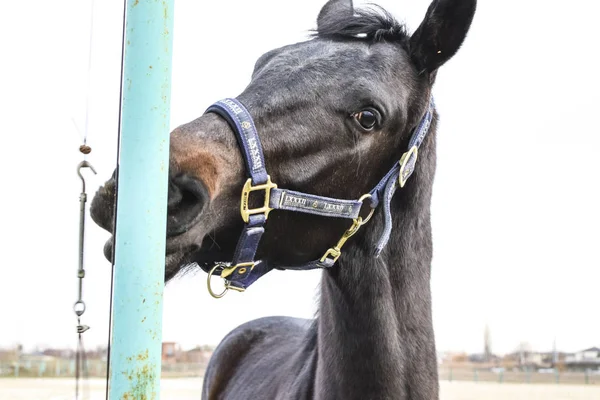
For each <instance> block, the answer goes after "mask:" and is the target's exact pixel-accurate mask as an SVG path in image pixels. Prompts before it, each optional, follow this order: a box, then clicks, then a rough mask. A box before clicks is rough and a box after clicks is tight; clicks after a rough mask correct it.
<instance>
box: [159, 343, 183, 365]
mask: <svg viewBox="0 0 600 400" xmlns="http://www.w3.org/2000/svg"><path fill="white" fill-rule="evenodd" d="M180 352H181V349H180V348H179V345H178V344H177V343H175V342H163V344H162V357H161V358H162V362H164V363H176V362H177V358H178V356H179V353H180Z"/></svg>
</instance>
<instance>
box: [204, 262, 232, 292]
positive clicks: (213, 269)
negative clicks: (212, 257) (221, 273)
mask: <svg viewBox="0 0 600 400" xmlns="http://www.w3.org/2000/svg"><path fill="white" fill-rule="evenodd" d="M225 266H226V265H224V264H215V266H214V267H213V268H212V269H211V270H210V272H209V273H208V277H207V278H206V286H207V287H208V293H210V295H211V296H212V297H214V298H215V299H220V298H221V297H223V296H225V295H226V294H227V292H229V282H227V280H226V279H223V280H224V281H225V290H223V291H222V292H221V293H218V294H217V293H215V292H213V290H212V287H211V286H210V279H211V278H212V276H213V274H214V273H215V271H216V270H217V268H223V267H225Z"/></svg>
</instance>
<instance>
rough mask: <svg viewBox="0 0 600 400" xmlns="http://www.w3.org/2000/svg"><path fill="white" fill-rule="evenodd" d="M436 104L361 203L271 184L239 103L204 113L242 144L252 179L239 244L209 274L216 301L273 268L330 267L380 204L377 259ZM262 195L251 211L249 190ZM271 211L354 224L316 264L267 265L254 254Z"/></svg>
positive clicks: (244, 198)
mask: <svg viewBox="0 0 600 400" xmlns="http://www.w3.org/2000/svg"><path fill="white" fill-rule="evenodd" d="M433 111H434V103H433V99H431V101H430V103H429V107H428V109H427V112H426V113H425V115H424V116H423V118H422V119H421V121H420V123H419V125H418V126H417V128H416V129H415V131H414V133H413V135H412V137H411V139H410V142H409V144H408V151H407V152H405V153H404V154H403V155H402V157H401V158H400V161H399V162H398V163H396V164H395V165H394V167H393V168H392V169H391V170H390V171H389V172H388V173H387V174H386V175H385V176H384V177H383V179H381V181H379V183H378V184H377V186H375V187H374V188H373V190H371V191H370V192H369V193H367V194H365V195H363V196H362V197H361V198H360V199H358V200H340V199H332V198H328V197H323V196H315V195H312V194H306V193H301V192H296V191H292V190H285V189H280V188H278V187H277V185H276V184H275V183H273V182H271V178H270V176H269V175H268V174H267V170H266V168H265V158H264V155H263V151H262V146H261V144H260V139H259V137H258V132H257V130H256V127H255V126H254V121H253V120H252V117H251V116H250V113H249V112H248V110H247V109H246V108H245V107H244V106H243V105H242V103H240V102H239V101H238V100H236V99H225V100H221V101H218V102H216V103H215V104H213V105H212V106H210V107H209V108H208V109H207V110H206V112H207V113H209V112H210V113H215V114H218V115H220V116H221V117H222V118H224V119H225V120H226V121H227V123H228V124H229V125H230V127H231V129H233V131H234V132H235V134H236V137H237V140H238V144H239V146H240V149H241V151H242V155H243V157H244V161H245V163H246V171H247V172H248V176H249V178H248V180H247V181H246V183H245V184H244V187H243V189H242V198H241V205H240V212H241V214H242V219H243V220H244V222H245V223H246V225H245V226H244V229H243V231H242V233H241V235H240V238H239V240H238V244H237V247H236V249H235V252H234V254H233V260H232V261H231V263H216V264H215V265H214V266H213V268H212V269H211V271H210V272H209V274H208V290H209V292H210V294H211V295H212V296H213V297H216V298H219V297H223V296H224V295H225V293H226V292H227V291H228V290H229V289H232V290H236V291H240V292H243V291H244V290H246V289H247V288H248V287H249V286H250V285H252V284H253V283H254V282H256V280H258V279H259V278H260V277H261V276H263V275H265V274H266V273H268V272H269V271H271V270H272V269H275V268H277V269H293V270H311V269H315V268H331V267H333V265H334V264H335V262H336V261H337V259H338V258H339V257H340V255H341V248H342V246H343V245H344V243H345V242H346V241H347V240H348V239H349V238H350V237H351V236H352V235H354V234H355V233H356V232H357V231H358V230H359V229H360V227H361V226H362V225H364V224H366V223H367V222H368V221H369V219H370V218H371V216H372V215H373V213H374V212H375V209H376V208H377V206H378V205H379V204H380V203H382V204H383V209H384V231H383V234H382V235H381V238H380V239H379V242H378V243H377V245H376V248H375V250H374V256H375V257H378V256H379V254H380V253H381V251H382V250H383V248H384V247H385V245H386V244H387V242H388V240H389V237H390V234H391V231H392V217H391V211H390V203H391V200H392V197H393V196H394V193H395V192H396V189H397V188H398V187H404V185H405V183H406V181H407V180H408V178H409V177H410V176H411V175H412V173H413V172H414V170H415V165H416V162H417V157H418V152H419V147H420V146H421V144H422V143H423V140H424V139H425V137H426V135H427V132H428V131H429V127H430V126H431V121H432V118H433ZM254 191H263V192H264V198H265V200H264V204H263V205H262V207H259V208H254V209H251V208H249V204H248V201H249V196H250V193H251V192H254ZM367 199H369V200H370V207H371V210H370V213H369V215H368V216H367V217H366V218H365V219H363V218H362V217H361V216H360V215H359V214H360V210H361V208H362V206H363V202H364V201H365V200H367ZM272 210H288V211H297V212H303V213H309V214H316V215H321V216H325V217H335V218H347V219H352V220H353V224H352V226H351V227H350V228H349V229H348V230H347V231H346V232H345V233H344V234H343V236H342V238H341V239H340V240H339V241H338V243H337V244H336V246H334V247H332V248H330V249H329V250H327V252H326V253H325V254H324V255H323V257H321V258H320V259H318V260H314V261H310V262H308V263H306V264H302V265H297V266H283V265H271V264H269V263H267V262H265V261H262V260H258V261H256V260H255V259H254V258H255V255H256V250H257V249H258V245H259V243H260V239H261V237H262V234H263V233H264V231H265V228H264V225H265V223H266V221H267V217H268V216H269V213H270V212H271V211H272ZM215 273H219V274H220V276H221V278H223V279H224V280H225V291H223V292H222V293H220V294H216V293H214V292H213V291H212V289H211V277H212V275H214V274H215Z"/></svg>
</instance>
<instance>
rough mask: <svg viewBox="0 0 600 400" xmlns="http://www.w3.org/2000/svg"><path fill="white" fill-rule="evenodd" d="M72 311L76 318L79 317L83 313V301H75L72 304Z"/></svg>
mask: <svg viewBox="0 0 600 400" xmlns="http://www.w3.org/2000/svg"><path fill="white" fill-rule="evenodd" d="M73 311H75V314H76V315H77V316H78V317H81V316H82V315H83V313H84V312H85V303H84V302H83V300H77V301H76V302H75V304H73Z"/></svg>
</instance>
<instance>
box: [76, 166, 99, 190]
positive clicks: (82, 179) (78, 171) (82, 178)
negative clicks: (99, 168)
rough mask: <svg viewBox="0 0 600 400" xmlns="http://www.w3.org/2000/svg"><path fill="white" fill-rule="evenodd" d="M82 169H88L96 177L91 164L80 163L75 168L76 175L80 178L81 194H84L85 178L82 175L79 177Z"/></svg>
mask: <svg viewBox="0 0 600 400" xmlns="http://www.w3.org/2000/svg"><path fill="white" fill-rule="evenodd" d="M83 168H89V169H91V170H92V172H93V173H94V175H96V170H95V169H94V167H92V164H90V163H89V162H87V161H82V162H80V163H79V165H78V166H77V175H79V177H80V178H81V187H82V189H81V192H82V193H85V178H84V177H83V175H81V170H82V169H83Z"/></svg>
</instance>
